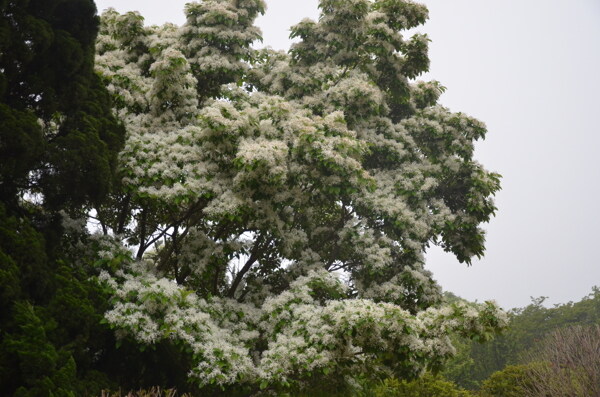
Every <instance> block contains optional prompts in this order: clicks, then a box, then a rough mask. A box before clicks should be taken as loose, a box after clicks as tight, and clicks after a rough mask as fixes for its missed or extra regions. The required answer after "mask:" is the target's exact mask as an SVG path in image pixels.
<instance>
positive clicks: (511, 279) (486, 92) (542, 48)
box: [96, 0, 600, 308]
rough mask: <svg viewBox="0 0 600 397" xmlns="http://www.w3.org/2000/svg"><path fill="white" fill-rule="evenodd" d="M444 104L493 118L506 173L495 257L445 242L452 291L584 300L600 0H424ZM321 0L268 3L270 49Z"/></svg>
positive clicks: (153, 19) (595, 173)
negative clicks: (466, 255) (450, 249)
mask: <svg viewBox="0 0 600 397" xmlns="http://www.w3.org/2000/svg"><path fill="white" fill-rule="evenodd" d="M186 2H187V1H186V0H171V1H168V2H164V1H149V0H96V4H97V6H98V10H99V11H100V12H101V11H102V10H104V9H105V8H107V7H114V8H116V9H117V10H118V11H120V12H125V11H131V10H137V11H140V13H141V14H142V15H144V16H145V17H146V22H147V23H148V24H162V23H164V22H167V21H168V22H174V23H177V24H182V23H183V22H184V16H183V12H182V10H183V6H184V4H185V3H186ZM421 2H422V3H424V4H426V5H427V6H428V7H429V10H430V20H429V22H427V24H426V25H424V26H423V27H421V28H419V29H417V30H418V31H420V32H423V33H427V34H428V35H429V37H430V39H431V40H432V43H431V46H430V59H431V71H430V73H428V74H427V75H426V76H422V78H423V79H436V80H439V81H440V82H441V83H442V84H443V85H444V86H446V87H447V88H448V90H447V92H446V93H445V94H444V95H443V96H442V98H441V102H442V104H443V105H445V106H447V107H449V108H450V109H452V110H453V111H461V112H465V113H467V114H469V115H471V116H474V117H477V118H479V119H480V120H482V121H484V122H485V123H486V124H487V126H488V136H487V139H486V141H484V142H483V143H481V144H479V145H478V146H477V155H476V157H477V158H478V160H479V161H480V162H482V163H483V164H484V165H485V166H486V168H488V169H490V170H493V171H496V172H499V173H500V174H502V175H503V182H502V187H503V188H502V191H501V192H500V193H499V194H498V196H497V200H496V204H497V206H498V207H499V211H498V214H497V216H496V218H494V219H493V220H492V221H491V222H490V224H488V225H486V226H485V228H486V229H487V231H488V235H487V253H486V256H485V258H483V259H482V260H479V261H475V262H474V264H473V266H471V267H469V268H467V267H466V266H465V265H462V264H459V263H458V262H457V261H456V260H455V259H453V258H452V257H451V256H450V255H447V254H444V253H443V252H441V251H440V250H438V249H432V250H431V252H430V253H429V254H428V268H429V269H431V270H432V271H433V272H434V275H435V278H436V279H437V280H438V281H439V282H440V284H441V285H442V287H443V288H444V289H446V290H449V291H452V292H454V293H456V294H458V295H460V296H462V297H464V298H467V299H471V300H475V299H477V300H479V301H483V300H487V299H495V300H497V301H498V302H499V303H500V304H501V305H502V306H504V307H506V308H511V307H518V306H524V305H527V304H528V303H529V302H530V297H531V296H534V297H537V296H548V297H549V298H550V299H549V300H548V302H550V303H564V302H567V301H569V300H574V301H577V300H579V299H581V298H582V297H583V296H585V295H587V294H588V293H589V292H591V288H592V286H594V285H597V286H600V260H599V259H598V257H599V254H598V251H597V250H598V248H597V247H598V245H600V230H599V229H600V211H599V208H598V207H599V204H600V200H599V198H600V128H599V127H598V120H599V116H600V99H599V96H598V95H599V93H600V1H598V0H527V1H523V0H502V1H499V0H489V1H481V0H451V1H450V0H424V1H421ZM317 3H318V1H317V0H302V1H293V0H267V4H268V7H269V8H268V10H267V14H266V15H265V16H263V17H261V18H259V20H258V21H257V24H258V25H259V26H260V27H261V28H262V30H263V37H264V45H270V46H271V47H273V48H276V49H287V47H288V46H289V40H288V34H289V32H288V29H289V26H291V25H293V24H295V23H297V22H298V21H300V20H301V19H303V18H305V17H309V18H313V19H316V18H317V17H318V11H317Z"/></svg>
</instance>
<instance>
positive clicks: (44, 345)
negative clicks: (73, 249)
mask: <svg viewBox="0 0 600 397" xmlns="http://www.w3.org/2000/svg"><path fill="white" fill-rule="evenodd" d="M95 14H96V8H95V6H94V3H93V1H91V0H52V1H46V0H44V1H36V0H24V1H5V0H2V1H0V158H1V159H2V161H1V162H0V291H1V292H0V394H2V395H20V396H22V395H32V396H39V395H48V394H49V393H50V394H51V393H55V394H56V395H75V394H78V395H80V394H81V393H82V392H83V390H84V389H85V388H86V387H87V386H85V384H87V385H92V384H103V383H106V379H103V378H102V376H98V372H97V371H96V372H94V370H97V369H98V361H99V357H101V352H104V351H106V350H104V349H105V348H106V345H107V344H104V345H103V342H107V341H108V342H109V344H108V346H114V338H113V337H112V336H111V335H110V334H108V333H107V332H106V329H104V330H102V329H99V327H98V323H99V321H100V319H101V317H100V313H102V311H103V310H105V307H102V306H103V305H106V300H104V302H102V301H101V300H100V299H98V298H99V291H100V288H98V287H97V286H96V285H94V284H92V283H91V282H90V281H89V280H88V279H89V277H90V274H89V273H86V272H85V271H84V269H82V268H81V267H79V266H77V265H78V264H76V263H73V262H69V261H67V260H66V259H67V255H66V253H65V252H64V246H63V243H64V240H65V239H64V237H66V234H65V233H64V228H63V222H62V220H63V216H62V215H61V214H67V213H70V214H71V215H73V216H74V215H76V214H83V213H86V212H87V210H88V209H89V208H90V206H91V205H92V204H96V205H97V204H98V203H100V202H101V201H102V200H103V199H104V198H105V196H106V194H107V192H108V191H109V189H110V186H111V183H112V178H113V171H114V170H115V168H116V162H117V154H118V151H119V150H120V149H121V147H122V143H123V138H124V134H123V133H124V131H123V128H122V126H121V125H120V124H119V123H118V122H117V121H116V119H115V118H114V116H113V115H112V113H111V105H110V101H111V99H110V97H109V95H108V93H107V92H106V89H105V88H104V86H103V85H102V82H101V80H100V78H99V77H98V76H97V75H96V74H95V73H94V70H93V64H94V52H95V50H94V42H95V38H96V34H97V32H98V18H97V16H96V15H95ZM104 299H106V297H105V298H104ZM94 377H96V378H97V379H93V378H94ZM91 390H93V389H91ZM96 390H98V388H96Z"/></svg>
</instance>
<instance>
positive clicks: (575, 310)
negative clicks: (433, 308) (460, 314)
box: [444, 288, 600, 395]
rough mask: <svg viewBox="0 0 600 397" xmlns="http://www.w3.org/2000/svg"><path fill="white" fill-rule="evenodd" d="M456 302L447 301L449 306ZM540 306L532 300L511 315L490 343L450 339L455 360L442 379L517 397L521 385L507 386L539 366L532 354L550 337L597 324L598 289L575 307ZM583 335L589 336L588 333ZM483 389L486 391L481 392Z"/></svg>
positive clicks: (599, 310) (599, 311) (540, 302)
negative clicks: (534, 364)
mask: <svg viewBox="0 0 600 397" xmlns="http://www.w3.org/2000/svg"><path fill="white" fill-rule="evenodd" d="M456 299H457V298H456V297H453V296H451V297H450V300H451V301H454V300H456ZM544 301H545V298H543V297H542V298H536V299H533V301H532V303H531V304H530V305H528V306H526V307H523V308H515V309H513V310H511V311H510V312H509V317H510V327H509V328H508V329H507V330H506V331H505V332H504V333H503V334H502V335H500V336H498V337H496V338H494V340H492V341H489V342H486V343H478V342H476V341H470V340H465V339H464V338H458V337H455V338H453V342H454V345H455V347H456V348H457V354H456V355H455V357H454V358H453V359H452V360H451V361H450V362H449V363H448V364H447V366H446V368H445V369H444V375H445V376H446V377H447V378H448V379H451V380H453V381H454V382H456V383H457V384H459V385H461V386H462V387H465V388H468V389H472V390H474V389H478V388H480V387H481V386H482V385H484V390H488V393H491V392H490V391H489V389H490V388H491V387H492V386H491V385H494V386H493V387H499V388H500V389H501V390H504V391H503V392H498V393H497V394H491V395H505V394H506V395H510V393H509V392H508V391H507V390H505V389H502V388H503V387H504V386H498V385H507V386H506V387H509V388H511V387H512V388H516V391H514V392H513V393H516V394H515V395H518V393H521V394H523V393H522V391H520V390H521V389H520V386H519V383H523V381H522V380H521V381H519V382H513V380H515V379H517V378H519V379H523V378H531V377H532V375H531V374H530V373H529V372H527V371H526V369H527V364H528V363H530V362H536V361H541V360H542V358H540V355H539V354H538V353H539V351H541V350H542V351H543V350H544V349H545V348H547V344H549V343H550V341H551V340H552V338H551V337H552V335H554V333H556V332H559V333H560V332H561V330H564V329H574V328H572V327H584V328H585V327H588V326H592V325H595V324H600V290H599V289H598V288H594V289H593V291H592V293H590V294H589V295H588V296H586V297H584V298H583V299H582V300H581V301H579V302H568V303H565V304H559V305H555V306H553V307H546V306H544ZM587 334H589V335H592V332H587ZM549 338H550V339H549ZM598 343H600V340H599V341H598ZM578 344H579V345H581V343H578ZM573 359H574V358H573ZM588 367H589V365H588ZM492 374H494V375H492ZM490 382H491V383H490ZM486 384H487V385H488V386H485V385H486Z"/></svg>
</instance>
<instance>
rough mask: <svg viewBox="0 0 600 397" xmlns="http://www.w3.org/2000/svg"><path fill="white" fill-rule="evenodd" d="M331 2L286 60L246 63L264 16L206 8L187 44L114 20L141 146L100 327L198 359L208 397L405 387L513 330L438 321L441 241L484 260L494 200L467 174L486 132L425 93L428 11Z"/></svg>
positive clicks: (123, 204) (119, 103) (117, 72)
mask: <svg viewBox="0 0 600 397" xmlns="http://www.w3.org/2000/svg"><path fill="white" fill-rule="evenodd" d="M319 7H320V9H321V17H320V18H319V21H316V22H315V21H310V20H305V21H303V22H301V23H300V24H298V25H296V26H295V27H293V28H292V36H293V37H297V38H299V39H301V41H300V42H299V43H297V44H295V45H294V46H293V47H292V49H291V50H290V52H289V53H288V54H285V53H281V52H273V51H270V50H261V51H252V50H251V49H250V47H249V46H250V43H252V42H253V41H254V40H256V39H258V38H259V37H260V36H259V31H258V30H257V29H256V28H255V27H254V26H253V25H252V23H253V20H254V18H255V17H256V16H257V15H258V14H260V13H262V12H263V11H264V3H263V2H262V1H261V0H223V1H219V0H206V1H203V2H201V3H190V4H188V5H187V6H186V9H185V13H186V17H187V22H186V24H185V25H184V26H182V27H177V26H174V25H171V24H166V25H163V26H160V27H158V26H152V27H146V26H144V24H143V18H142V17H141V16H140V15H139V14H137V13H127V14H124V15H120V14H118V13H117V12H115V11H114V10H109V11H107V12H106V13H105V14H104V15H103V16H102V25H101V30H100V36H99V38H98V42H97V52H98V55H97V58H96V65H97V70H98V73H99V74H100V75H101V77H102V79H103V80H104V82H105V84H106V86H107V88H108V90H109V92H110V93H111V94H112V96H113V100H114V104H115V113H116V114H117V115H118V117H119V118H120V120H122V122H123V123H124V125H125V126H126V129H127V140H126V144H125V147H124V149H123V150H122V151H121V154H120V173H121V177H122V178H121V188H120V190H119V191H118V192H116V193H115V194H114V195H113V196H112V201H111V202H110V203H105V204H104V205H99V206H97V207H96V212H97V214H98V216H97V221H98V226H99V229H100V230H102V233H103V234H104V236H97V237H95V238H94V239H93V240H94V244H96V246H95V251H96V252H98V261H97V264H98V266H99V267H100V269H102V271H101V273H100V275H99V278H98V279H99V281H100V282H101V283H102V285H103V286H104V287H105V288H106V289H107V290H110V291H112V295H113V297H112V300H111V303H112V308H111V310H109V311H108V312H107V313H106V315H105V318H106V321H107V322H108V323H109V324H110V325H111V326H112V327H113V328H115V329H116V332H117V335H118V336H119V337H120V338H121V339H123V340H131V339H134V340H136V341H137V342H138V343H140V344H141V345H142V346H147V345H148V346H154V345H155V344H157V343H169V344H172V345H173V346H175V347H177V348H179V349H180V350H181V351H185V352H187V355H188V358H189V360H190V368H189V373H190V378H191V380H192V381H194V382H195V383H196V384H197V385H198V386H199V387H203V388H204V392H206V393H209V392H210V390H212V389H211V388H212V387H214V386H217V387H219V388H225V390H226V393H230V392H232V391H233V390H237V391H239V392H245V393H248V392H250V391H256V390H258V389H267V390H282V389H285V390H301V389H303V388H306V387H310V385H312V384H318V383H319V382H323V381H325V379H327V380H328V381H331V380H332V379H338V380H340V381H341V382H342V383H343V382H346V381H347V380H349V379H350V378H352V377H353V376H356V375H359V374H365V375H371V376H389V375H391V374H393V375H395V376H399V377H401V378H405V379H410V378H414V377H417V376H419V375H420V374H421V373H422V372H423V371H424V370H425V369H426V368H430V369H437V368H439V367H440V366H441V365H442V364H443V362H444V361H445V360H446V359H447V358H448V357H450V356H451V355H452V354H453V352H454V348H453V346H452V344H451V342H450V340H449V337H448V336H449V335H450V334H451V333H452V332H456V333H458V334H461V335H465V336H469V337H474V338H480V339H487V338H489V337H490V336H491V335H492V334H493V333H494V331H495V330H498V329H500V328H502V327H504V326H505V325H506V318H505V317H504V316H503V313H502V312H501V311H500V310H499V309H498V307H497V306H496V305H495V304H493V303H491V302H486V303H485V304H481V305H477V304H466V303H460V302H459V303H455V304H450V305H446V306H444V307H439V303H440V302H441V295H440V288H439V286H437V284H436V283H435V282H434V281H433V279H432V277H431V274H430V273H429V272H428V271H426V270H425V269H424V267H423V264H424V256H423V254H424V252H425V250H426V249H427V247H428V246H429V244H431V243H438V244H440V245H441V246H442V247H444V249H446V250H447V251H450V252H453V253H454V254H455V255H456V256H457V257H458V258H459V260H461V261H464V262H470V260H471V258H472V257H473V256H481V255H482V254H483V249H484V244H483V243H484V233H483V231H482V230H481V229H480V227H479V224H480V223H481V222H487V221H489V219H490V217H491V216H492V215H493V213H494V211H495V207H494V205H493V201H492V196H493V194H494V193H495V192H496V191H497V190H498V189H499V176H498V175H497V174H494V173H490V172H488V171H486V170H485V169H484V168H483V167H482V166H481V165H480V164H479V163H477V162H475V161H474V160H473V158H472V156H473V142H474V141H475V140H477V139H481V138H483V137H484V135H485V132H486V131H485V126H484V125H483V124H482V123H481V122H479V121H477V120H475V119H473V118H471V117H468V116H466V115H464V114H462V113H452V112H450V111H449V110H448V109H445V108H443V107H442V106H440V105H438V104H437V103H436V102H437V99H438V97H439V95H440V94H441V92H442V91H443V87H442V86H441V85H440V84H439V83H437V82H416V81H414V78H416V77H417V76H418V75H419V74H420V73H422V72H424V71H426V70H427V68H428V59H427V41H428V39H427V37H426V36H424V35H420V34H416V35H413V36H412V37H411V38H409V39H405V38H404V37H403V36H402V31H405V30H408V29H412V28H415V27H417V26H419V25H420V24H422V23H423V22H424V21H425V20H426V18H427V9H426V8H425V7H424V6H422V5H418V4H415V3H412V2H409V1H402V0H394V1H387V0H386V1H379V0H377V1H369V0H352V1H333V0H323V1H321V2H320V5H319ZM130 248H133V249H134V250H135V253H134V254H133V257H131V255H130V254H129V249H130ZM227 388H229V389H227ZM218 390H219V389H215V391H218Z"/></svg>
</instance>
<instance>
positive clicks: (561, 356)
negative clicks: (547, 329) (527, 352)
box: [526, 325, 600, 397]
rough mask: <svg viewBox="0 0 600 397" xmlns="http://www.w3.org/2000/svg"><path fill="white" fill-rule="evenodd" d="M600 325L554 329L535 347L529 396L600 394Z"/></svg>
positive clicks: (529, 369)
mask: <svg viewBox="0 0 600 397" xmlns="http://www.w3.org/2000/svg"><path fill="white" fill-rule="evenodd" d="M599 354H600V325H595V326H580V325H575V326H572V327H567V328H561V329H557V330H556V331H554V332H552V333H550V334H549V335H548V336H547V337H546V338H545V339H544V341H543V342H542V343H540V344H539V345H538V346H536V349H535V350H534V351H533V352H532V354H531V356H530V358H529V361H531V362H539V363H540V364H541V365H534V366H530V367H529V368H528V375H529V377H530V379H531V384H532V387H531V390H529V392H528V393H527V394H526V395H528V396H547V395H550V396H582V397H583V396H598V395H600V361H599V360H598V355H599Z"/></svg>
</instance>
